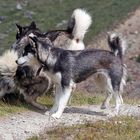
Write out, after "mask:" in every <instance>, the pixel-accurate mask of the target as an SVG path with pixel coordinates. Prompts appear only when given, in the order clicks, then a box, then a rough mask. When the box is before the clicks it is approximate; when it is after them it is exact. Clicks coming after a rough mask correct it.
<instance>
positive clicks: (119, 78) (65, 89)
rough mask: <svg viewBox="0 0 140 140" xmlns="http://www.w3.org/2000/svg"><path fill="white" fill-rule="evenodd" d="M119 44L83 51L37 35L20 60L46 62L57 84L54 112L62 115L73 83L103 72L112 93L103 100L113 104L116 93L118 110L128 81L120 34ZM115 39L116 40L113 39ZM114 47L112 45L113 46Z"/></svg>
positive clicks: (105, 102) (20, 61) (41, 63)
mask: <svg viewBox="0 0 140 140" xmlns="http://www.w3.org/2000/svg"><path fill="white" fill-rule="evenodd" d="M113 39H118V41H119V42H118V45H117V46H116V47H117V48H116V49H117V50H118V53H117V55H116V53H114V52H111V51H106V50H97V49H86V50H82V51H70V50H64V49H62V48H55V47H52V44H50V41H49V40H48V42H47V43H46V42H44V41H43V40H40V39H39V38H37V37H36V36H34V37H33V36H32V34H31V37H29V42H30V45H29V46H28V48H30V49H29V50H27V49H26V47H25V49H24V54H26V55H23V56H22V57H20V58H19V59H18V60H17V64H19V65H23V64H26V63H29V62H31V61H32V59H36V60H37V61H38V63H40V65H42V66H43V70H44V72H46V73H47V75H48V76H49V77H50V78H51V80H52V81H53V83H54V84H55V86H56V94H55V103H54V105H53V107H52V109H51V111H50V112H51V116H52V117H54V118H60V117H61V115H62V113H63V111H64V108H65V107H66V105H67V102H68V100H69V97H70V95H71V92H72V89H73V87H75V84H76V83H79V82H81V81H84V80H86V79H87V78H88V77H89V76H91V75H94V74H103V75H104V76H105V77H106V82H107V86H106V89H107V90H108V93H109V94H108V96H107V98H106V99H105V101H104V102H103V105H104V106H105V107H108V106H109V101H110V99H111V98H112V95H113V96H114V97H115V100H116V106H115V110H116V112H117V113H118V111H119V107H120V105H121V104H122V103H123V99H122V96H121V93H122V90H123V85H124V75H125V74H124V65H123V59H122V57H123V54H124V52H122V51H124V49H123V46H122V43H121V38H120V37H119V36H116V37H114V38H113ZM110 41H112V40H110ZM110 47H112V46H110Z"/></svg>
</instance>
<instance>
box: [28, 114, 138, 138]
mask: <svg viewBox="0 0 140 140" xmlns="http://www.w3.org/2000/svg"><path fill="white" fill-rule="evenodd" d="M46 137H47V139H50V140H64V139H65V140H67V139H72V140H139V139H140V120H139V119H138V118H134V117H128V116H127V117H121V118H112V119H110V120H109V121H97V122H95V123H91V122H89V123H87V124H82V125H74V126H70V127H61V128H56V129H54V130H51V131H47V132H46V133H45V134H42V135H40V136H34V137H32V138H31V139H29V140H45V139H46Z"/></svg>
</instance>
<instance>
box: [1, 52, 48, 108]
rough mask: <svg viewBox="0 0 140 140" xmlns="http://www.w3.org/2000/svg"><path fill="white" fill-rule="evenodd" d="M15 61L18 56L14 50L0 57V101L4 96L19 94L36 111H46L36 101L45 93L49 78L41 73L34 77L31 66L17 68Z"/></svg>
mask: <svg viewBox="0 0 140 140" xmlns="http://www.w3.org/2000/svg"><path fill="white" fill-rule="evenodd" d="M17 59H18V54H17V52H15V51H14V50H7V51H5V53H4V54H3V55H2V56H0V99H2V98H3V97H4V96H5V94H11V93H20V94H23V95H24V99H25V101H26V102H27V103H30V104H31V105H33V106H34V107H36V108H38V109H42V110H44V109H47V107H46V106H44V105H42V104H39V103H37V101H36V100H37V97H39V96H41V95H42V94H44V93H45V92H47V90H48V88H49V86H50V85H49V84H50V81H49V78H48V77H46V75H45V76H44V75H43V73H40V76H36V75H35V72H34V68H33V66H32V67H30V66H28V65H26V66H24V67H19V66H18V65H17V64H16V62H15V61H16V60H17ZM47 83H48V84H47ZM40 87H41V88H40Z"/></svg>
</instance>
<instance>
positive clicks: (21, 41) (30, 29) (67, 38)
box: [11, 9, 92, 56]
mask: <svg viewBox="0 0 140 140" xmlns="http://www.w3.org/2000/svg"><path fill="white" fill-rule="evenodd" d="M91 23H92V19H91V16H90V15H89V13H87V12H86V11H85V10H83V9H75V10H74V11H73V14H72V16H71V18H70V20H69V22H68V25H67V29H66V30H52V31H48V32H46V33H42V32H41V31H40V30H39V29H38V28H37V26H36V24H35V22H32V23H31V24H30V25H29V26H23V27H22V26H21V25H18V24H16V26H17V29H18V32H17V34H16V42H15V43H14V44H13V45H12V46H11V48H12V49H14V50H16V51H18V54H19V56H20V54H21V53H22V51H23V49H24V47H25V46H26V45H27V44H28V43H29V40H28V35H29V34H31V33H33V34H34V35H36V36H37V37H40V38H44V39H45V38H49V39H50V41H51V42H52V43H53V45H54V46H55V47H62V48H63V49H67V50H83V49H84V48H85V45H84V43H83V39H84V36H85V33H86V32H87V30H88V28H89V27H90V25H91Z"/></svg>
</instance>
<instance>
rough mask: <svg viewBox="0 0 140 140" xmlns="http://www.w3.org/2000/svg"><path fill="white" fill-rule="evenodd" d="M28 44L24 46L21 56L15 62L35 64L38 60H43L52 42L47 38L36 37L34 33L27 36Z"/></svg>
mask: <svg viewBox="0 0 140 140" xmlns="http://www.w3.org/2000/svg"><path fill="white" fill-rule="evenodd" d="M28 40H29V44H28V45H26V47H24V49H23V51H22V54H21V57H19V58H18V60H17V61H16V63H17V64H18V65H27V64H28V65H35V63H39V61H38V60H40V59H41V60H45V59H46V56H47V54H48V52H49V51H48V50H49V49H50V48H51V47H52V43H51V41H50V40H49V39H47V38H45V39H44V38H38V37H37V36H35V35H34V34H32V33H31V34H30V35H29V36H28Z"/></svg>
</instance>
